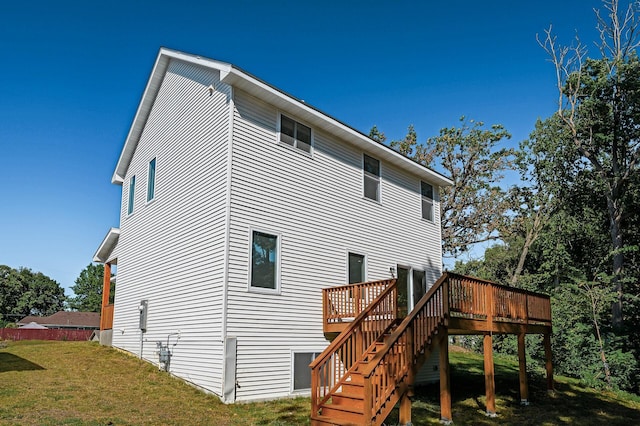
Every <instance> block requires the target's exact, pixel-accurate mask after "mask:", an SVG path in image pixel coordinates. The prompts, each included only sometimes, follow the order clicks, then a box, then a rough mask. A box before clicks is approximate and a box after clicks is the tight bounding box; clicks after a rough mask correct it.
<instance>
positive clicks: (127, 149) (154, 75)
mask: <svg viewBox="0 0 640 426" xmlns="http://www.w3.org/2000/svg"><path fill="white" fill-rule="evenodd" d="M171 59H179V60H181V61H184V62H189V63H192V64H197V65H202V66H205V67H207V68H213V69H217V70H219V71H220V74H221V75H222V74H225V73H228V71H229V70H230V69H231V65H230V64H227V63H224V62H219V61H214V60H212V59H207V58H202V57H200V56H197V55H190V54H188V53H183V52H179V51H176V50H171V49H167V48H164V47H162V48H160V52H159V53H158V57H157V58H156V62H155V64H154V66H153V69H152V71H151V76H150V77H149V81H148V82H147V87H146V88H145V90H144V92H143V94H142V98H141V100H140V104H139V105H138V110H137V111H136V115H135V117H134V118H133V123H132V124H131V128H130V129H129V134H128V135H127V138H126V139H125V143H124V147H123V148H122V152H121V153H120V158H119V159H118V163H117V164H116V169H115V171H114V173H113V176H112V177H111V183H114V184H117V185H122V184H123V182H124V179H125V175H126V173H127V169H128V168H129V164H130V163H131V159H132V158H133V153H134V152H135V150H136V147H137V145H138V141H139V140H140V136H141V135H142V130H143V129H144V126H145V125H146V123H147V119H148V118H149V113H150V112H151V108H152V107H153V103H154V101H155V99H156V96H157V94H158V91H159V90H160V85H161V84H162V80H163V79H164V75H165V72H166V71H167V67H168V66H169V62H170V60H171Z"/></svg>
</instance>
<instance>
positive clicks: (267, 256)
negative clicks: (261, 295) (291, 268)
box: [251, 231, 279, 290]
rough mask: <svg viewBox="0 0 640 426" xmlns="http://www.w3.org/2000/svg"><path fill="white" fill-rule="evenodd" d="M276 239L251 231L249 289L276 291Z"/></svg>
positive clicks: (277, 258)
mask: <svg viewBox="0 0 640 426" xmlns="http://www.w3.org/2000/svg"><path fill="white" fill-rule="evenodd" d="M278 251H279V247H278V237H277V236H276V235H270V234H266V233H264V232H259V231H253V233H252V238H251V287H254V288H261V289H270V290H277V289H278V273H279V271H278V269H279V266H278V262H279V253H278Z"/></svg>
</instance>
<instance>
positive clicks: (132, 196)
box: [127, 175, 136, 214]
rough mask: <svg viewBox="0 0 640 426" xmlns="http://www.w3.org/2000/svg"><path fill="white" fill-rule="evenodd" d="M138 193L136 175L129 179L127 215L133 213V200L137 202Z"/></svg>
mask: <svg viewBox="0 0 640 426" xmlns="http://www.w3.org/2000/svg"><path fill="white" fill-rule="evenodd" d="M135 192H136V175H133V176H131V179H129V205H128V206H127V214H131V213H133V200H135Z"/></svg>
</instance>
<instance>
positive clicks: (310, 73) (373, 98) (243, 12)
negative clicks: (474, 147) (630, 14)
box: [0, 0, 601, 295]
mask: <svg viewBox="0 0 640 426" xmlns="http://www.w3.org/2000/svg"><path fill="white" fill-rule="evenodd" d="M594 7H601V3H600V1H596V0H563V1H557V0H554V1H551V0H537V1H535V2H533V1H529V2H524V1H513V0H494V1H490V0H487V1H482V2H481V1H471V0H466V1H462V0H452V1H447V2H442V1H402V0H397V1H371V0H369V1H348V0H342V1H326V0H325V1H293V2H291V1H277V0H274V1H268V2H266V1H265V2H251V1H246V0H234V1H219V2H218V1H211V0H210V1H189V0H184V1H182V2H175V1H161V0H156V1H153V2H151V1H149V2H143V1H136V0H128V1H103V2H94V1H86V0H83V1H66V0H59V1H55V2H54V1H50V0H36V1H28V2H27V1H3V2H0V52H1V53H2V55H3V59H2V61H0V148H1V151H0V159H1V162H0V164H1V166H0V264H6V265H9V266H12V267H15V268H17V267H20V266H24V267H28V268H31V269H33V270H35V271H40V272H42V273H44V274H46V275H48V276H50V277H51V278H53V279H55V280H56V281H58V282H59V283H60V284H61V285H62V286H63V287H65V288H66V289H67V290H66V291H67V294H68V295H71V294H72V292H71V290H70V289H69V287H70V286H72V285H73V283H74V280H75V279H76V278H77V276H78V275H79V274H80V272H81V271H82V269H83V268H84V267H85V266H86V265H87V264H88V263H89V262H90V261H91V259H92V257H93V254H94V252H95V250H96V249H97V247H98V245H99V244H100V242H101V241H102V238H103V237H104V235H105V233H106V232H107V230H108V229H109V227H112V226H116V227H117V226H119V217H118V211H119V203H120V195H121V188H120V187H119V186H116V185H113V184H111V182H110V181H111V175H112V174H113V170H114V168H115V164H116V162H117V159H118V157H119V155H120V151H121V149H122V146H123V143H124V139H125V137H126V135H127V133H128V130H129V126H130V125H131V122H132V120H133V116H134V114H135V111H136V109H137V106H138V102H139V101H140V98H141V95H142V92H143V90H144V87H145V84H146V82H147V78H148V76H149V73H150V71H151V68H152V66H153V63H154V60H155V57H156V55H157V53H158V49H159V48H160V47H161V46H165V47H169V48H172V49H177V50H183V51H186V52H189V53H194V54H199V55H202V56H206V57H210V58H213V59H218V60H221V61H226V62H231V63H233V64H235V65H237V66H239V67H241V68H243V69H244V70H246V71H248V72H250V73H251V74H254V75H256V76H257V77H260V78H262V79H263V80H265V81H267V82H269V83H271V84H273V85H275V86H276V87H278V88H280V89H282V90H284V91H286V92H288V93H290V94H292V95H294V96H296V97H298V98H301V99H304V100H305V101H306V102H308V103H310V104H312V105H314V106H316V107H318V108H320V109H321V110H323V111H324V112H326V113H328V114H330V115H332V116H334V117H336V118H338V119H339V120H341V121H343V122H345V123H347V124H349V125H351V126H353V127H355V128H357V129H359V130H362V131H364V132H368V130H369V129H370V128H371V127H372V126H373V125H374V124H375V125H377V126H378V127H379V129H380V130H382V131H384V132H385V133H386V134H387V136H388V137H389V138H391V139H393V138H396V139H397V138H401V137H403V136H404V134H405V133H406V128H407V126H408V125H409V124H414V125H415V127H416V130H417V132H418V137H419V139H420V140H425V139H426V138H427V137H429V136H434V135H436V134H437V133H438V130H439V129H440V128H442V127H445V126H452V125H456V124H457V121H458V118H459V117H460V116H461V115H465V116H467V117H469V118H473V119H475V120H479V121H484V122H485V123H487V124H494V123H501V124H504V125H505V126H506V128H507V129H508V130H509V131H510V132H511V133H512V134H513V140H512V141H511V143H512V144H517V143H518V142H519V141H520V140H521V139H523V138H526V137H527V135H528V134H529V132H530V131H531V129H532V128H533V125H534V123H535V120H536V119H537V118H538V117H542V118H544V117H547V116H549V115H550V114H551V113H553V111H554V107H555V104H554V102H555V99H556V92H555V87H554V76H553V69H552V67H551V65H550V64H549V63H548V62H547V57H546V56H545V53H544V52H543V51H542V49H541V48H540V47H539V46H538V45H537V42H536V39H535V36H536V33H542V31H543V30H544V29H546V28H547V27H548V26H549V24H551V23H553V25H554V28H555V29H556V30H557V34H558V36H559V38H560V39H561V40H562V41H566V42H570V41H571V39H572V37H573V36H574V35H575V31H576V30H577V31H578V33H579V34H580V36H581V38H582V39H583V41H586V42H587V43H588V44H591V45H593V41H594V40H596V35H597V34H596V33H595V30H594V27H595V18H594V13H593V8H594ZM591 51H592V54H593V55H594V56H595V55H597V50H596V49H595V48H592V49H591Z"/></svg>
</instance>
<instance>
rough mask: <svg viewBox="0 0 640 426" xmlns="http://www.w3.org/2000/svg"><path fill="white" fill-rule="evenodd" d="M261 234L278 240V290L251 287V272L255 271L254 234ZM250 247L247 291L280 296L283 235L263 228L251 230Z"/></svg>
mask: <svg viewBox="0 0 640 426" xmlns="http://www.w3.org/2000/svg"><path fill="white" fill-rule="evenodd" d="M254 232H260V233H263V234H268V235H272V236H274V237H276V238H277V239H278V245H277V250H278V252H277V257H276V288H264V287H253V286H252V285H251V270H252V269H253V268H252V267H251V266H252V265H251V264H252V261H253V259H252V253H253V233H254ZM248 240H249V246H248V247H247V249H248V251H247V260H248V262H247V278H248V280H247V291H248V292H250V293H262V294H280V284H281V283H280V275H281V263H282V234H280V233H279V232H273V231H269V230H265V229H263V228H253V227H250V228H249V238H248Z"/></svg>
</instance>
